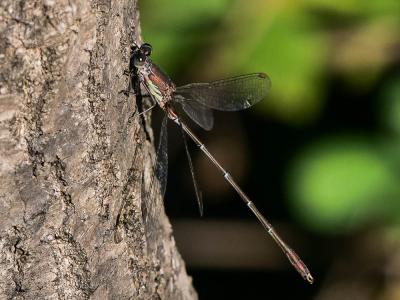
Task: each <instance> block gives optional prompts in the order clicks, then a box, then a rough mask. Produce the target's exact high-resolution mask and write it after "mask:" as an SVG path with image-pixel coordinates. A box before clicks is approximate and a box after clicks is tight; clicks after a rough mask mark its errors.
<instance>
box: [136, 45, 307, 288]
mask: <svg viewBox="0 0 400 300" xmlns="http://www.w3.org/2000/svg"><path fill="white" fill-rule="evenodd" d="M151 51H152V47H151V46H150V45H149V44H147V43H145V44H142V45H141V46H140V47H138V46H135V47H134V49H133V52H132V57H131V63H132V64H133V66H134V67H136V69H137V73H138V74H137V75H138V78H139V82H140V84H141V85H142V86H143V87H144V89H145V90H146V91H147V93H148V94H149V96H150V99H151V100H152V101H153V105H152V106H151V107H150V109H151V108H153V107H154V106H156V105H159V106H160V107H161V109H162V110H163V111H164V112H165V116H164V119H163V121H162V125H161V131H160V142H159V145H158V149H157V162H156V172H157V177H158V178H159V180H160V186H161V193H162V195H163V196H164V193H165V187H166V182H167V164H168V158H167V120H168V119H171V120H172V121H173V122H175V123H176V124H177V125H178V126H179V127H180V128H181V131H182V136H183V140H184V145H185V149H186V154H187V156H188V161H189V166H190V170H191V174H192V178H193V183H194V187H195V192H196V198H197V202H198V205H199V209H200V214H202V213H203V204H202V200H201V195H200V192H199V189H198V186H197V183H196V178H195V175H194V172H193V164H192V160H191V158H190V154H189V151H188V147H187V141H186V135H187V136H189V137H190V138H191V139H192V140H193V141H194V143H195V144H196V145H197V146H198V147H199V148H200V150H201V151H202V152H203V153H204V154H205V155H206V156H207V157H208V158H209V159H210V161H211V162H212V163H213V164H214V166H215V167H216V168H217V169H218V170H220V171H221V173H222V175H223V177H224V178H225V180H226V181H227V182H228V183H229V184H230V185H231V186H232V187H233V188H234V189H235V191H236V192H237V193H238V195H239V196H240V198H242V200H243V201H244V202H245V204H246V205H247V207H248V208H249V209H250V210H251V212H252V213H253V214H254V215H255V216H256V218H257V219H258V221H259V222H260V223H261V224H262V226H263V227H264V228H265V230H266V231H267V232H268V233H269V235H270V236H271V237H272V238H273V239H274V241H275V242H276V243H277V244H278V245H279V247H280V248H281V249H282V251H283V252H284V253H285V254H286V256H287V258H288V259H289V261H290V262H291V264H292V265H293V266H294V267H295V268H296V270H297V271H298V272H299V273H300V274H301V276H302V277H303V278H304V279H305V280H307V281H308V282H309V283H312V282H313V277H312V276H311V273H310V271H309V270H308V268H307V266H306V265H305V264H304V263H303V262H302V260H301V259H300V258H299V257H298V256H297V254H296V253H295V252H294V251H293V250H292V249H291V248H290V247H289V246H288V245H287V244H286V243H285V242H284V241H283V240H282V238H281V237H280V236H279V235H278V233H277V232H276V231H275V229H274V228H273V227H272V225H271V224H270V223H269V222H268V221H267V220H266V219H265V217H264V216H263V215H262V214H261V213H260V211H259V210H258V209H257V208H256V206H255V205H254V203H253V202H252V201H251V200H250V199H249V197H248V196H247V195H246V194H245V193H244V192H243V191H242V189H241V188H240V187H239V185H238V184H237V183H236V182H235V181H234V180H233V178H232V176H231V175H230V174H229V173H228V172H227V171H226V170H225V169H224V168H223V167H222V166H221V164H220V163H219V162H218V161H217V160H216V159H215V157H214V156H213V155H212V154H211V153H210V152H209V151H208V150H207V148H206V147H205V146H204V144H203V143H202V142H201V141H200V140H199V138H198V137H197V136H196V135H195V134H194V133H193V132H192V131H191V130H190V129H189V128H188V127H187V126H186V124H185V123H184V122H183V121H182V119H181V118H180V116H179V113H178V108H180V107H181V108H182V109H183V111H184V112H185V113H186V114H187V115H188V116H189V117H190V118H191V119H192V120H193V121H194V122H195V123H197V124H198V125H199V126H201V127H202V128H204V129H206V130H210V129H211V128H212V127H213V123H214V119H213V114H212V110H213V109H214V110H222V111H238V110H242V109H246V108H249V107H250V106H252V105H254V104H255V103H257V102H259V101H260V100H262V99H263V98H265V97H266V96H267V94H268V92H269V90H270V87H271V82H270V79H269V77H268V76H267V75H266V74H264V73H254V74H248V75H242V76H237V77H233V78H229V79H225V80H219V81H214V82H211V83H191V84H188V85H184V86H180V87H176V86H175V84H174V83H173V82H172V81H171V79H170V78H169V77H168V76H167V75H166V74H165V73H164V72H163V71H162V70H161V69H160V68H159V67H158V66H157V65H155V64H154V63H153V62H152V60H151V59H150V55H151ZM185 134H186V135H185Z"/></svg>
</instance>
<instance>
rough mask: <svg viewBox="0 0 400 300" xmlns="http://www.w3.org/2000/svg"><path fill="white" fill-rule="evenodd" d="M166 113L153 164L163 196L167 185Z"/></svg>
mask: <svg viewBox="0 0 400 300" xmlns="http://www.w3.org/2000/svg"><path fill="white" fill-rule="evenodd" d="M167 121H168V117H167V115H165V116H164V119H163V121H162V124H161V131H160V138H159V142H158V148H157V158H156V159H157V161H156V165H155V173H156V177H157V179H158V181H159V183H160V190H161V196H162V197H164V195H165V190H166V187H167V178H168V131H167Z"/></svg>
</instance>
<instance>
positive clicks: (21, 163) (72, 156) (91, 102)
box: [0, 0, 197, 299]
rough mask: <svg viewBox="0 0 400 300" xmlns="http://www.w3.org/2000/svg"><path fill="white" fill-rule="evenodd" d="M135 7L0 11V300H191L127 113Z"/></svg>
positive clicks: (140, 134) (137, 123)
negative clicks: (126, 91) (148, 195)
mask: <svg viewBox="0 0 400 300" xmlns="http://www.w3.org/2000/svg"><path fill="white" fill-rule="evenodd" d="M138 17H139V15H138V12H137V8H136V2H135V1H134V0H119V1H111V0H93V1H91V2H89V1H85V0H60V1H54V0H36V1H35V0H29V1H24V0H2V1H1V4H0V35H1V37H0V65H1V73H0V159H1V161H0V199H1V201H0V298H1V299H11V298H16V299H22V298H24V299H43V298H47V299H89V298H92V299H127V298H130V299H196V298H197V296H196V293H195V291H194V289H193V287H192V285H191V279H190V277H188V275H187V274H186V271H185V265H184V262H183V261H182V259H181V257H180V255H179V253H178V252H177V250H176V246H175V242H174V238H173V237H172V230H171V225H170V223H169V221H168V219H167V217H166V215H165V213H164V207H163V202H162V199H161V196H160V193H159V192H158V190H157V189H156V190H155V191H156V192H154V190H153V196H152V197H145V195H147V194H151V191H150V187H151V186H155V187H156V186H157V185H153V184H151V182H153V180H154V174H153V171H152V170H153V169H152V166H153V164H154V159H155V155H154V146H153V135H152V131H151V128H149V123H148V117H147V116H146V117H143V116H142V117H141V116H138V115H137V114H134V112H135V111H136V101H135V98H134V96H132V95H127V94H126V93H125V94H124V93H121V91H123V90H126V89H127V88H128V81H129V78H128V76H127V75H126V71H128V68H129V67H128V66H129V55H130V44H131V41H132V40H133V39H134V37H138V39H139V35H140V29H139V22H138Z"/></svg>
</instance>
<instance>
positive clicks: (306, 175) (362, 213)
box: [289, 137, 400, 232]
mask: <svg viewBox="0 0 400 300" xmlns="http://www.w3.org/2000/svg"><path fill="white" fill-rule="evenodd" d="M397 182H398V178H396V177H395V175H394V174H393V173H392V171H391V169H390V168H389V166H388V165H386V163H385V161H384V160H383V159H381V157H380V155H379V154H377V153H376V152H375V151H374V149H373V148H372V147H371V145H369V144H368V143H366V142H364V141H362V140H360V139H359V138H357V137H353V138H346V139H345V138H342V139H333V140H332V139H331V140H329V141H328V142H322V143H319V144H315V145H313V146H312V148H310V149H309V150H308V151H306V152H305V153H303V154H302V155H301V156H299V157H298V158H297V161H296V162H295V164H294V166H293V168H292V170H291V177H290V182H289V190H290V194H291V200H292V204H293V209H294V210H295V211H296V214H298V215H299V216H300V218H302V219H303V221H304V222H305V223H306V224H309V225H310V226H311V227H313V228H314V229H315V230H321V231H331V232H340V231H342V230H348V229H350V228H354V227H357V226H360V225H361V224H363V223H364V222H366V221H367V220H368V219H370V218H372V219H374V218H380V217H382V216H393V215H398V214H399V213H398V211H399V210H398V209H399V201H398V197H400V193H399V188H398V187H397V186H398V185H397Z"/></svg>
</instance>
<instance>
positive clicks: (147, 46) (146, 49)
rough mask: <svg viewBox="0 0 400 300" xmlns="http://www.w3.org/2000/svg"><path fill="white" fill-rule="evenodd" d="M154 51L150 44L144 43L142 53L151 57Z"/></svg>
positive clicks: (141, 48)
mask: <svg viewBox="0 0 400 300" xmlns="http://www.w3.org/2000/svg"><path fill="white" fill-rule="evenodd" d="M152 50H153V47H152V46H151V45H150V44H148V43H144V44H143V45H142V46H140V51H141V52H142V53H143V54H144V55H146V56H150V55H151V51H152Z"/></svg>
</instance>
